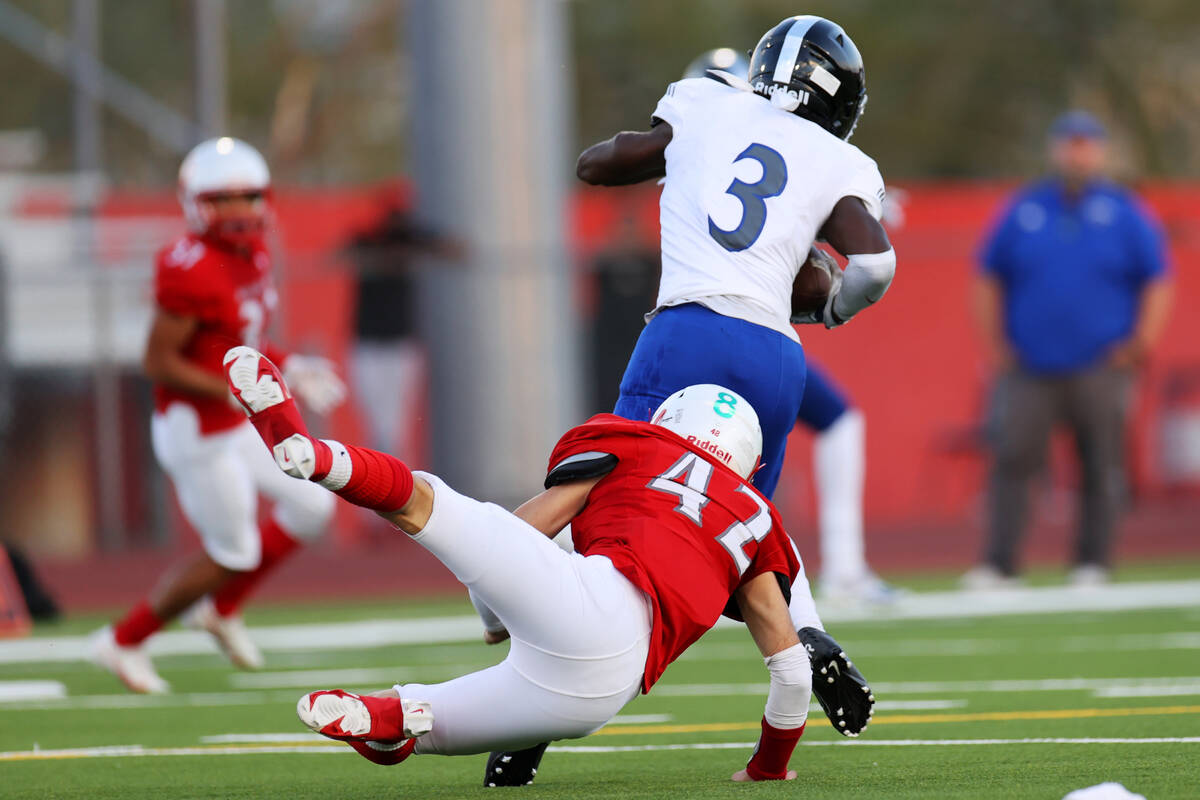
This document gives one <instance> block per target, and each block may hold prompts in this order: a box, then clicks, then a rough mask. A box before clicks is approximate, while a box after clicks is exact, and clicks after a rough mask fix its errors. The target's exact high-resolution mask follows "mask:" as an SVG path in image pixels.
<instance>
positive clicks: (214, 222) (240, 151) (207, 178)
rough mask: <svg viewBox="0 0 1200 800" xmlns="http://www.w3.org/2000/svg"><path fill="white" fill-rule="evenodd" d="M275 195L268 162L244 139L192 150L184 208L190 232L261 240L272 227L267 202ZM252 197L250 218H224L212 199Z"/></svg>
mask: <svg viewBox="0 0 1200 800" xmlns="http://www.w3.org/2000/svg"><path fill="white" fill-rule="evenodd" d="M270 190H271V171H270V170H269V169H267V162H266V161H265V160H263V157H262V155H260V154H259V152H258V151H257V150H255V149H254V148H253V147H251V146H250V145H248V144H246V143H245V142H243V141H242V140H241V139H234V138H233V137H231V136H222V137H220V138H217V139H209V140H207V141H203V142H201V143H200V144H198V145H196V146H195V147H193V148H192V150H191V152H190V153H188V154H187V157H186V158H184V159H183V163H182V164H181V165H180V166H179V204H180V205H181V206H182V207H183V215H184V217H185V218H186V219H187V223H188V227H190V228H191V229H192V230H193V231H195V232H196V233H201V234H204V233H208V234H215V235H218V236H223V237H225V238H230V239H233V240H242V239H245V238H249V237H257V236H261V235H262V232H263V230H264V229H265V227H266V222H267V215H268V209H267V203H266V199H267V196H268V195H269V193H270ZM237 195H244V196H252V197H256V200H255V201H254V203H253V205H254V210H253V212H252V213H251V214H249V215H244V216H240V217H235V218H219V217H218V216H217V215H216V214H215V213H214V211H213V209H212V207H211V204H209V203H205V202H204V201H205V200H206V199H212V198H218V197H230V196H237Z"/></svg>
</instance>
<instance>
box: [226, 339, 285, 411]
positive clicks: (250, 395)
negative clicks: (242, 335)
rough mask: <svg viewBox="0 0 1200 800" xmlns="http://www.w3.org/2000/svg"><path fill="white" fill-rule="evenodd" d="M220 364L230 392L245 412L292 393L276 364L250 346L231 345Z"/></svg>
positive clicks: (268, 404) (276, 403) (282, 399)
mask: <svg viewBox="0 0 1200 800" xmlns="http://www.w3.org/2000/svg"><path fill="white" fill-rule="evenodd" d="M223 364H224V366H225V372H226V374H227V375H228V378H227V380H228V382H229V387H230V389H231V390H232V391H233V396H234V397H235V398H236V399H237V401H238V402H239V403H241V404H242V407H243V408H245V409H246V413H248V414H257V413H259V412H261V411H264V410H266V409H268V408H270V407H271V406H276V405H279V404H280V403H282V402H283V401H284V400H287V399H288V398H290V397H291V396H292V395H291V393H290V392H289V391H288V389H287V384H286V383H284V381H283V375H282V374H280V372H279V368H278V367H276V366H275V365H274V364H272V363H271V361H270V359H268V358H267V357H266V356H264V355H263V354H262V353H260V352H258V351H257V350H255V349H254V348H253V347H247V346H245V345H238V346H237V347H231V348H230V349H229V350H227V351H225V358H224V361H223Z"/></svg>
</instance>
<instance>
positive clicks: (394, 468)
mask: <svg viewBox="0 0 1200 800" xmlns="http://www.w3.org/2000/svg"><path fill="white" fill-rule="evenodd" d="M224 364H225V379H226V381H227V382H228V383H229V389H230V391H231V392H233V396H234V398H236V399H237V401H238V402H239V403H240V404H241V406H242V408H244V409H245V410H246V413H247V414H248V415H249V417H250V422H251V424H252V425H254V428H255V429H256V430H257V431H258V435H259V436H261V437H262V440H263V442H265V443H266V445H267V447H268V448H269V449H270V451H271V454H272V456H274V458H275V463H276V464H277V465H278V466H279V468H280V469H281V470H283V471H284V472H286V473H287V474H288V475H291V476H292V477H293V478H302V479H306V480H310V481H313V482H314V483H319V484H321V485H322V486H324V487H325V488H326V489H329V490H330V491H332V492H333V493H334V494H336V495H338V496H339V497H341V498H343V499H344V500H347V501H349V502H351V503H353V504H355V505H357V506H362V507H363V508H369V509H371V510H372V511H380V512H384V513H386V512H390V511H397V510H399V509H401V508H403V507H404V506H405V505H406V504H407V503H408V501H409V498H410V497H411V496H412V492H413V477H412V472H411V471H410V470H409V469H408V467H407V466H406V465H405V464H404V463H403V462H402V461H400V460H399V459H397V458H394V457H392V456H389V455H387V454H385V453H378V452H376V451H374V450H368V449H367V448H365V447H355V446H353V445H344V444H342V443H341V442H335V441H332V440H328V439H314V438H312V436H310V435H309V433H308V427H307V426H306V425H305V424H304V419H303V418H302V417H301V416H300V410H299V409H298V408H297V407H296V401H295V400H293V399H292V394H291V392H290V391H288V388H287V384H286V383H285V382H284V380H283V375H282V374H281V373H280V371H279V368H278V367H276V366H275V365H274V364H272V363H271V361H270V359H268V358H267V357H266V356H264V355H263V354H262V353H260V352H258V351H257V350H255V349H254V348H252V347H245V346H239V347H234V348H232V349H231V350H229V351H228V352H226V353H225V359H224Z"/></svg>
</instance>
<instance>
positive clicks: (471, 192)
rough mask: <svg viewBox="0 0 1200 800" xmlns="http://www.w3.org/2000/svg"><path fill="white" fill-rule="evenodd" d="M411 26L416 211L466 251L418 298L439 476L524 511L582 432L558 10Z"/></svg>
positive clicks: (474, 6)
mask: <svg viewBox="0 0 1200 800" xmlns="http://www.w3.org/2000/svg"><path fill="white" fill-rule="evenodd" d="M408 12H409V16H408V23H409V25H408V28H409V30H408V33H409V39H408V49H409V53H410V54H411V61H412V69H411V70H410V74H411V76H412V83H413V93H414V103H413V107H412V111H411V119H412V124H413V129H414V130H413V133H414V153H413V168H412V173H413V175H414V177H415V179H416V184H417V203H418V209H419V211H420V212H421V213H422V214H423V216H424V217H425V218H426V220H427V221H428V222H430V223H432V224H433V225H434V226H435V227H437V228H439V229H440V230H441V231H443V232H444V233H446V234H448V235H451V236H455V237H457V238H459V239H461V240H463V241H464V242H465V243H466V245H467V247H468V249H469V256H468V257H467V263H466V264H464V265H461V266H460V267H449V266H447V267H443V268H440V269H437V270H429V271H427V272H426V273H425V274H424V279H423V285H422V295H421V299H422V301H423V303H422V305H423V308H424V310H425V318H424V319H423V320H422V332H423V338H424V343H425V346H426V349H427V351H428V352H429V354H430V359H431V364H430V372H431V381H432V394H433V397H432V403H431V407H432V409H433V411H432V415H433V417H434V418H433V420H432V423H433V437H432V438H433V455H434V465H433V466H434V468H435V469H436V470H437V471H438V472H439V473H441V474H442V475H443V476H444V477H445V478H446V479H447V480H448V481H451V482H452V483H454V484H456V485H457V486H458V487H459V488H460V489H462V490H464V491H467V492H471V493H473V494H476V495H477V496H480V497H484V498H487V499H491V500H496V501H499V502H514V501H518V500H520V499H523V498H524V497H527V496H529V495H530V494H531V493H532V492H534V491H536V490H537V489H538V488H539V487H540V485H541V476H542V474H543V473H544V471H545V466H546V458H547V456H548V455H549V451H550V449H551V447H552V446H553V444H554V442H555V441H556V440H557V439H558V437H559V436H560V435H561V434H562V433H563V431H565V430H566V429H567V428H568V427H570V425H571V424H574V423H576V422H578V421H579V407H580V391H579V366H578V364H579V359H578V358H577V357H576V355H577V350H578V348H577V337H576V327H575V323H574V315H573V314H572V309H571V298H572V292H571V285H570V281H571V278H570V274H571V271H570V266H569V264H568V262H567V259H566V256H565V253H566V247H565V229H566V222H565V214H564V209H565V207H566V199H567V196H566V187H567V181H568V158H567V154H566V150H565V148H566V146H567V133H568V128H567V122H566V120H567V119H568V118H569V116H570V114H569V102H568V101H569V97H568V93H567V83H568V81H567V80H566V77H565V76H566V68H565V66H564V60H563V58H562V53H563V50H564V48H563V45H562V41H563V38H564V36H565V24H564V23H565V20H564V15H565V12H564V4H563V3H562V2H560V0H492V2H488V3H479V2H475V0H411V2H410V3H409V6H408Z"/></svg>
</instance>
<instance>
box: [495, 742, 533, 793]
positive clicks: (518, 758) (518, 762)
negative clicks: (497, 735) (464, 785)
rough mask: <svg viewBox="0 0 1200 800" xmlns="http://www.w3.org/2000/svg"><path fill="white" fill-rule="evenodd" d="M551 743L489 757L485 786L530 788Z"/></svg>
mask: <svg viewBox="0 0 1200 800" xmlns="http://www.w3.org/2000/svg"><path fill="white" fill-rule="evenodd" d="M549 746H550V743H549V742H544V743H542V744H536V745H534V746H533V747H530V748H527V749H525V750H515V751H512V752H505V751H499V750H498V751H496V752H494V753H492V754H491V755H490V756H488V760H487V769H486V770H485V771H484V773H483V785H484V786H486V787H492V786H528V785H529V784H531V783H533V778H534V776H536V775H537V771H538V764H541V763H542V756H543V755H545V753H546V748H547V747H549Z"/></svg>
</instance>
